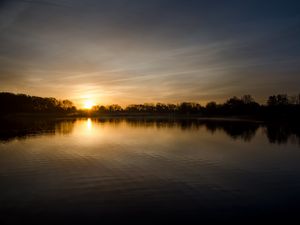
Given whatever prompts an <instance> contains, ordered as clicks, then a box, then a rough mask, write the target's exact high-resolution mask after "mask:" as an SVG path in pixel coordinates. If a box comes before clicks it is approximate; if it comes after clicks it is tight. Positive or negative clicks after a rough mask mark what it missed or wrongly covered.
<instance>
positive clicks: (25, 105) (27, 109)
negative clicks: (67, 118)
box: [0, 92, 76, 114]
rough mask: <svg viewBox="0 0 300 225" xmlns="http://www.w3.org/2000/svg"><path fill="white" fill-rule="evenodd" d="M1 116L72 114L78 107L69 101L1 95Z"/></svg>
mask: <svg viewBox="0 0 300 225" xmlns="http://www.w3.org/2000/svg"><path fill="white" fill-rule="evenodd" d="M0 105H1V110H0V113H1V114H8V113H70V112H76V107H75V106H74V105H73V103H72V102H71V101H69V100H57V99H55V98H42V97H37V96H29V95H25V94H13V93H8V92H1V93H0Z"/></svg>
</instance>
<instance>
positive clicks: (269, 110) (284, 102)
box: [91, 94, 300, 120]
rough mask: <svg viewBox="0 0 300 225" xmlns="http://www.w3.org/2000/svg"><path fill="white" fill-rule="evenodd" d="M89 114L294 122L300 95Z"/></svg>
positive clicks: (113, 108)
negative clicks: (264, 99)
mask: <svg viewBox="0 0 300 225" xmlns="http://www.w3.org/2000/svg"><path fill="white" fill-rule="evenodd" d="M91 113H92V114H110V115H162V114H168V115H185V116H193V115H196V116H204V117H220V116H225V117H234V116H237V117H247V116H248V117H251V118H257V119H264V120H265V119H267V120H268V119H278V118H282V119H287V120H290V119H293V120H299V115H300V94H299V95H298V96H287V95H286V94H279V95H274V96H270V97H269V99H268V100H267V104H265V105H261V104H259V103H257V102H256V101H255V100H254V99H253V97H252V96H251V95H244V96H242V97H240V98H238V97H232V98H230V99H228V100H227V101H226V102H225V103H222V104H217V103H216V102H209V103H207V104H206V106H201V105H200V104H199V103H194V102H182V103H179V104H164V103H157V104H151V103H145V104H133V105H129V106H127V107H125V108H122V107H121V106H119V105H116V104H114V105H108V106H103V105H99V106H94V107H93V109H92V110H91Z"/></svg>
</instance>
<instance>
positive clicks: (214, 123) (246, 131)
mask: <svg viewBox="0 0 300 225" xmlns="http://www.w3.org/2000/svg"><path fill="white" fill-rule="evenodd" d="M96 121H97V122H100V123H106V122H108V123H112V124H115V125H118V124H120V123H121V122H124V121H125V122H126V123H127V124H128V125H130V126H132V127H156V128H158V129H161V128H173V127H179V128H180V129H182V130H199V129H200V128H203V127H205V128H206V129H207V130H208V131H210V132H211V133H214V132H215V131H217V130H221V131H224V132H225V133H226V134H227V135H229V136H230V137H232V138H233V139H242V140H244V141H250V140H251V139H252V138H253V137H254V135H255V133H256V131H257V129H258V128H259V126H260V125H259V124H258V123H254V122H241V121H236V122H235V121H222V120H197V119H172V118H170V119H158V118H126V119H119V118H116V119H98V120H96Z"/></svg>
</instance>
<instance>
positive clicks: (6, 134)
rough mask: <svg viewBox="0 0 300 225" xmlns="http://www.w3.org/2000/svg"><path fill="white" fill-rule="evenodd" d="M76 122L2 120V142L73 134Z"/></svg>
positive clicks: (0, 130) (0, 131) (0, 137)
mask: <svg viewBox="0 0 300 225" xmlns="http://www.w3.org/2000/svg"><path fill="white" fill-rule="evenodd" d="M75 121H76V120H64V121H63V120H47V119H37V120H34V119H15V120H1V121H0V123H1V127H0V141H10V140H13V139H15V138H26V137H28V136H34V135H42V134H49V135H54V134H55V133H60V134H68V133H71V132H72V130H73V127H74V122H75Z"/></svg>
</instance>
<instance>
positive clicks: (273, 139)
mask: <svg viewBox="0 0 300 225" xmlns="http://www.w3.org/2000/svg"><path fill="white" fill-rule="evenodd" d="M265 133H266V135H267V137H268V139H269V142H270V143H275V144H286V143H288V142H291V143H294V144H295V143H297V144H298V145H300V128H299V126H297V124H296V125H291V124H268V125H266V128H265Z"/></svg>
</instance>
